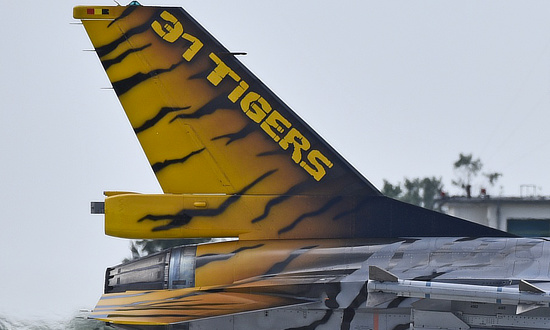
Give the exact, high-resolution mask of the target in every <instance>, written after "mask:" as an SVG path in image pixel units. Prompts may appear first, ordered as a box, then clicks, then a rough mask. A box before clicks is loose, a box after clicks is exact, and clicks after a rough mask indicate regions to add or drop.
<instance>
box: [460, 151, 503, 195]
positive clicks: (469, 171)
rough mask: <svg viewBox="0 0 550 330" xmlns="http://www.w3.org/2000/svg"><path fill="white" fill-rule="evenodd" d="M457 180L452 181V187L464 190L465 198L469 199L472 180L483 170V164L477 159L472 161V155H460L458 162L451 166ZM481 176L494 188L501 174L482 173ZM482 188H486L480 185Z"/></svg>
mask: <svg viewBox="0 0 550 330" xmlns="http://www.w3.org/2000/svg"><path fill="white" fill-rule="evenodd" d="M453 167H454V170H455V173H456V175H457V179H456V180H453V181H452V184H453V185H454V186H457V187H459V188H461V189H463V190H464V192H465V193H466V196H467V197H471V189H472V184H473V181H474V179H476V178H477V177H478V175H479V172H480V171H481V169H482V168H483V163H482V162H481V160H480V159H479V158H477V159H474V157H473V155H472V154H467V155H465V154H463V153H460V155H459V157H458V160H457V161H456V162H454V164H453ZM483 176H484V177H485V178H486V179H487V181H488V183H489V185H491V186H494V185H495V183H496V182H497V181H498V179H499V178H500V177H501V176H502V173H498V172H493V173H483ZM482 188H486V187H484V186H483V185H482Z"/></svg>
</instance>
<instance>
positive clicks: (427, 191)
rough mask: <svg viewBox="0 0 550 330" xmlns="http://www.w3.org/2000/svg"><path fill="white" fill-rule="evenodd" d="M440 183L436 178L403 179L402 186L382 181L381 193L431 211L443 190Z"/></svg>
mask: <svg viewBox="0 0 550 330" xmlns="http://www.w3.org/2000/svg"><path fill="white" fill-rule="evenodd" d="M441 181H442V179H441V178H436V177H431V178H429V177H426V178H414V179H408V178H405V182H404V183H403V184H401V183H398V184H397V185H393V184H391V183H390V182H388V181H387V180H384V187H383V188H382V193H383V194H384V195H386V196H388V197H391V198H395V199H398V200H400V201H403V202H406V203H409V204H414V205H418V206H422V207H425V208H428V209H432V210H433V209H434V201H435V199H436V198H437V197H439V196H440V194H441V192H442V190H443V183H442V182H441Z"/></svg>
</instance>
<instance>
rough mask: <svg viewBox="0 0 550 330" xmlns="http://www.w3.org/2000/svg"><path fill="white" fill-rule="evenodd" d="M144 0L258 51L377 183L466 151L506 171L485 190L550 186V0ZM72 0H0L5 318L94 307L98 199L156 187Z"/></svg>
mask: <svg viewBox="0 0 550 330" xmlns="http://www.w3.org/2000/svg"><path fill="white" fill-rule="evenodd" d="M142 2H143V3H144V4H149V5H153V4H164V5H175V6H184V7H186V8H187V10H188V11H189V12H190V13H191V14H192V15H193V16H194V17H195V18H196V19H197V20H198V21H200V22H202V23H203V24H204V25H205V27H206V28H207V29H208V30H209V31H210V32H211V33H213V34H214V35H215V36H217V37H218V38H219V40H220V41H221V42H222V43H223V44H224V45H225V46H226V47H227V48H228V49H230V50H232V51H245V52H248V55H247V56H244V57H241V59H242V61H243V62H244V63H245V64H246V65H247V66H248V67H249V68H250V69H251V70H252V71H253V72H254V73H256V74H257V75H258V76H259V77H260V78H261V79H262V80H263V81H264V82H265V83H266V84H267V85H268V86H270V87H271V88H272V89H273V90H274V92H275V93H276V94H277V95H279V96H280V97H281V98H282V99H283V100H284V101H285V102H286V103H287V104H288V105H289V106H290V107H292V108H293V109H294V110H295V111H296V112H297V113H298V114H299V115H301V116H302V118H304V119H305V120H306V121H307V122H308V123H309V124H310V125H311V126H312V127H314V128H315V129H317V131H318V132H319V133H320V134H321V135H322V136H324V137H325V138H326V140H327V141H328V142H329V143H331V144H332V145H333V146H334V147H335V148H336V149H337V150H339V151H340V152H341V153H342V154H343V156H344V157H346V158H347V159H348V160H349V161H350V162H351V163H352V164H353V165H354V166H355V167H356V168H357V169H358V170H359V171H360V172H361V173H363V174H364V175H365V176H366V177H367V178H368V179H369V180H370V181H371V182H372V183H373V184H375V185H376V186H377V187H379V188H381V186H382V182H383V179H387V180H389V181H391V182H394V183H396V182H399V181H402V180H403V177H405V176H406V177H423V176H437V177H440V176H441V177H443V178H444V182H445V186H446V187H447V188H448V189H449V190H452V187H451V183H450V181H451V179H453V178H454V176H453V171H452V163H453V162H454V161H455V160H456V159H457V158H458V154H459V153H460V152H464V153H473V154H474V156H477V157H480V158H481V160H482V161H483V163H484V164H485V170H486V171H498V172H502V173H503V177H502V178H501V180H500V181H499V184H498V186H497V187H494V188H492V189H490V192H491V193H492V194H494V195H498V194H500V193H503V194H506V195H518V194H519V193H520V188H519V187H520V185H521V184H534V185H537V186H538V187H540V188H538V189H537V192H538V193H539V194H541V195H550V176H549V175H548V170H549V169H550V155H549V154H548V149H549V148H548V144H549V143H550V131H549V129H548V128H549V126H550V125H549V122H550V112H549V111H548V109H549V106H550V19H548V18H549V15H550V2H548V1H525V0H523V1H503V0H499V1H479V0H478V1H465V0H460V1H438V0H434V1H387V0H385V1H365V0H360V1H359V0H357V1H339V2H337V1H325V0H315V1H314V0H300V1H296V0H292V1H291V0H278V1H271V2H268V1H257V0H256V1H245V0H232V1H213V0H200V1H196V0H195V1H191V0H185V1H183V0H182V1H165V2H160V1H147V2H146V1H142ZM77 4H79V3H76V2H73V1H68V0H58V1H36V0H34V1H31V0H20V1H3V2H1V4H0V10H1V11H2V13H3V15H2V20H1V21H0V31H1V32H0V33H1V36H2V47H1V51H0V68H1V71H0V72H1V74H2V79H1V82H0V84H1V88H0V111H1V120H0V125H1V129H0V150H1V157H2V161H1V162H0V173H1V174H0V175H1V177H0V178H1V179H0V205H1V207H2V210H1V214H2V218H1V219H0V221H1V224H2V227H1V228H2V229H1V230H0V249H1V250H2V256H1V257H0V292H1V294H0V296H1V298H0V317H1V316H9V317H24V318H28V317H47V318H63V317H68V316H69V315H71V313H73V312H75V311H76V310H78V309H79V308H88V309H91V308H93V306H94V305H95V303H96V301H97V299H98V298H99V296H100V295H101V293H102V289H103V276H104V270H105V268H106V267H108V266H112V265H115V264H117V263H119V262H120V261H121V260H122V259H123V258H124V257H126V256H129V249H128V245H129V242H128V241H127V240H123V239H117V238H111V237H106V236H105V235H104V234H103V217H102V216H92V215H90V214H89V213H90V212H89V203H90V201H101V200H102V192H103V191H105V190H125V191H138V192H145V193H160V192H161V191H160V188H159V186H158V184H157V182H156V179H155V177H154V175H153V173H152V170H151V169H150V167H149V165H148V164H147V161H146V158H145V156H144V154H143V152H142V150H141V148H140V146H139V144H138V142H137V139H136V137H135V136H134V134H133V132H132V130H131V127H130V125H129V123H128V122H127V119H126V118H125V115H124V113H123V111H122V109H121V107H120V104H119V102H118V100H117V98H116V96H115V94H114V92H112V91H111V90H105V89H102V88H108V87H110V83H109V82H108V80H107V78H106V75H105V73H104V71H103V69H102V67H101V65H100V63H99V60H98V59H97V56H96V55H95V53H93V52H86V51H83V50H85V49H90V48H91V44H90V42H89V40H88V37H87V35H86V33H85V32H84V29H83V27H82V26H81V25H75V24H71V23H76V22H75V21H74V20H73V19H72V7H73V6H74V5H77ZM82 4H114V2H109V1H102V2H99V1H96V2H89V3H82ZM500 186H502V188H501V187H500ZM474 189H475V187H474Z"/></svg>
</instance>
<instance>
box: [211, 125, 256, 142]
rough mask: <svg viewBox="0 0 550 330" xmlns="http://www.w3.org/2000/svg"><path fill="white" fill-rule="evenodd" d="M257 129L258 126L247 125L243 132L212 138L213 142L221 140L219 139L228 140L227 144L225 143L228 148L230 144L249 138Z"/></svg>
mask: <svg viewBox="0 0 550 330" xmlns="http://www.w3.org/2000/svg"><path fill="white" fill-rule="evenodd" d="M255 128H256V125H254V124H252V123H248V124H246V125H245V126H244V127H243V128H242V129H241V130H239V131H238V132H235V133H229V134H224V135H219V136H216V137H213V138H212V141H215V140H219V139H227V142H225V145H226V146H228V145H229V144H231V143H233V142H235V141H237V140H240V139H244V138H245V137H247V136H248V135H249V134H250V133H252V132H254V129H255Z"/></svg>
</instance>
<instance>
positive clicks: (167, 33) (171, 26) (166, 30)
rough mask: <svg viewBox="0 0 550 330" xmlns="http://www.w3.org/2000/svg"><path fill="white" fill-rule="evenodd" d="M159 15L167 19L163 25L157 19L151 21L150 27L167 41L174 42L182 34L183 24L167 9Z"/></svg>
mask: <svg viewBox="0 0 550 330" xmlns="http://www.w3.org/2000/svg"><path fill="white" fill-rule="evenodd" d="M160 17H161V18H162V19H164V20H165V21H167V23H165V24H164V25H162V24H161V23H159V22H158V21H153V23H151V27H152V28H153V30H154V31H155V32H156V33H157V34H158V35H159V36H161V37H162V39H164V40H166V41H168V42H175V41H176V40H178V38H179V37H181V35H182V34H183V26H182V25H181V23H180V22H179V21H178V20H177V19H176V18H175V17H174V15H172V14H170V13H169V12H167V11H163V12H162V13H161V14H160Z"/></svg>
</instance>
